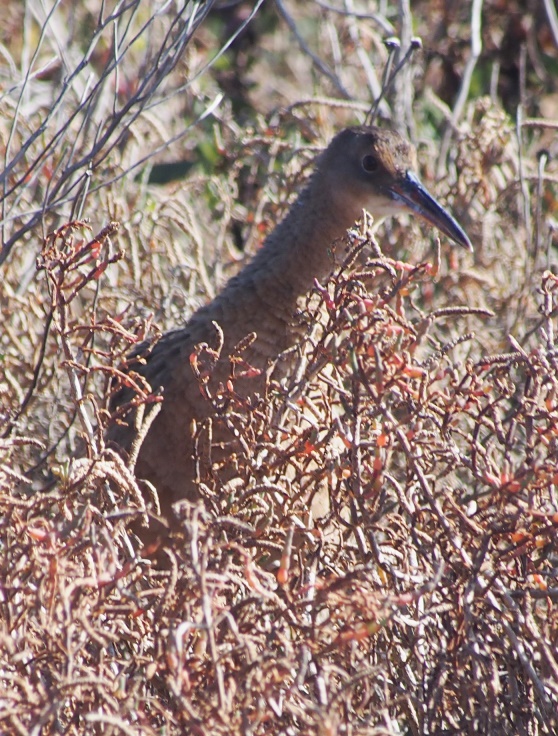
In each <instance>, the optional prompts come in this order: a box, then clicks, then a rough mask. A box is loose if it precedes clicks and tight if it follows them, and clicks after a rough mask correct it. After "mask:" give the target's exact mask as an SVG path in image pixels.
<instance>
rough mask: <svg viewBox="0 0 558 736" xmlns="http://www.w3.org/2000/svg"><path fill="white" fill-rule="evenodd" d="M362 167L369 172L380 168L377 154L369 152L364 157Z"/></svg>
mask: <svg viewBox="0 0 558 736" xmlns="http://www.w3.org/2000/svg"><path fill="white" fill-rule="evenodd" d="M362 168H363V169H364V170H365V171H366V172H368V173H369V174H373V173H374V172H375V171H377V170H378V159H377V158H376V156H372V155H371V154H367V155H366V156H365V157H364V158H363V159H362Z"/></svg>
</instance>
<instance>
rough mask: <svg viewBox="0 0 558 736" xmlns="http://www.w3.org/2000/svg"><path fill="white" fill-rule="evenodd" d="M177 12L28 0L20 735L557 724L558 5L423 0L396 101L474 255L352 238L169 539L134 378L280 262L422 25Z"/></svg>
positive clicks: (368, 14) (9, 641) (18, 495)
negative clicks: (334, 159)
mask: <svg viewBox="0 0 558 736" xmlns="http://www.w3.org/2000/svg"><path fill="white" fill-rule="evenodd" d="M185 5H186V7H185V8H184V7H182V4H180V3H176V4H173V3H170V4H169V5H168V6H165V7H164V9H163V11H162V12H159V11H160V9H161V6H160V4H158V3H156V2H154V1H153V2H141V3H140V2H139V0H131V1H130V2H129V3H128V4H127V5H120V4H118V3H116V2H109V3H101V2H99V1H98V0H85V2H82V3H70V2H58V3H55V2H53V1H51V2H50V4H49V3H44V4H43V3H40V2H35V0H27V1H26V2H16V1H15V0H12V1H11V2H8V3H5V9H4V10H3V16H4V17H3V22H2V29H1V31H0V33H1V38H0V41H1V46H0V52H1V54H0V95H1V102H2V106H1V112H0V145H1V150H2V153H3V159H4V160H3V168H4V172H3V174H2V176H1V181H2V187H3V188H2V194H1V196H2V213H1V216H2V236H3V238H2V239H3V244H4V245H3V250H2V256H1V260H2V264H3V265H2V266H1V268H2V280H1V284H0V304H1V309H2V330H1V333H0V437H1V438H0V508H1V519H0V553H1V554H0V570H1V572H0V583H1V585H0V652H1V654H0V682H1V685H0V731H2V733H10V734H12V733H13V734H56V733H68V734H90V733H104V734H155V733H157V734H186V733H188V734H190V733H191V734H202V733H203V734H264V733H266V734H285V735H287V734H298V733H304V734H324V735H325V734H348V735H350V734H355V735H356V734H529V735H530V736H531V735H534V734H553V733H556V732H557V730H558V715H557V713H558V710H557V709H558V706H557V702H558V656H557V651H558V614H557V613H556V610H557V609H556V602H557V599H558V583H557V580H556V577H557V574H558V546H557V542H556V530H557V528H558V495H557V489H558V373H557V354H556V333H557V330H558V325H557V314H558V275H557V274H558V268H557V259H556V245H557V236H556V219H555V218H556V212H557V209H558V198H557V191H558V167H557V165H556V163H555V159H556V156H557V154H558V143H557V140H556V138H557V137H556V130H557V128H558V87H557V84H556V79H558V38H557V36H558V29H557V24H556V19H555V17H554V16H553V14H552V12H553V11H552V8H550V5H551V3H546V4H542V3H534V2H531V3H528V2H519V1H517V2H511V3H499V2H497V1H496V0H487V1H486V2H485V3H484V4H483V6H482V16H478V15H477V14H476V11H478V10H479V9H480V3H475V4H474V5H473V4H471V3H469V2H467V3H461V4H457V3H442V2H437V1H436V0H433V1H432V2H426V1H425V2H416V3H413V13H414V16H413V32H414V33H416V34H417V35H420V36H421V38H422V41H423V45H424V50H423V51H422V52H418V53H415V54H414V55H413V57H412V59H411V60H410V62H409V63H408V64H407V66H406V67H405V69H404V71H403V72H402V73H401V75H400V76H399V78H398V80H397V82H396V84H395V85H394V87H393V88H392V89H391V91H390V92H389V93H388V94H387V95H386V97H385V99H384V101H383V102H382V104H381V105H380V118H382V119H391V120H392V124H398V125H400V126H403V127H406V128H407V130H409V131H410V133H411V135H412V136H413V137H414V138H415V140H416V141H417V142H418V144H419V158H420V161H421V169H422V175H423V178H424V179H425V180H426V181H427V183H428V186H429V188H430V189H432V190H433V191H435V192H436V194H437V195H438V196H439V197H440V198H441V199H442V200H443V201H446V202H447V203H448V205H449V207H450V208H451V209H452V211H453V212H454V213H455V214H456V216H457V217H458V219H459V220H460V221H461V223H462V224H463V226H464V227H465V229H466V230H467V232H468V233H469V235H470V237H471V240H472V241H473V243H474V244H475V253H474V254H473V255H469V254H467V253H463V252H457V251H456V250H451V249H450V246H449V245H448V244H447V243H445V242H444V243H443V244H442V248H441V249H439V248H438V250H437V249H436V246H435V245H433V243H434V241H435V237H436V234H435V233H431V232H428V231H427V230H426V229H422V228H421V226H420V225H419V224H418V223H416V222H395V221H393V222H390V223H387V224H386V225H384V226H382V227H381V228H380V230H379V231H377V232H373V229H372V228H371V226H370V223H369V222H368V221H365V222H363V223H361V224H360V226H359V227H356V228H355V230H354V231H353V232H351V233H350V235H349V237H348V239H347V242H346V243H345V244H344V245H340V246H339V248H338V252H337V256H338V262H339V267H338V269H337V271H336V273H335V274H334V275H333V277H332V278H331V280H330V281H329V283H327V284H323V285H321V286H320V288H319V289H317V291H316V294H315V295H314V297H313V298H312V299H311V300H310V301H309V304H308V308H307V320H308V326H309V327H308V337H307V347H308V350H307V358H306V360H305V361H304V362H303V363H302V364H301V365H300V366H299V369H298V371H297V373H296V374H295V375H294V376H292V377H291V379H290V381H289V382H288V384H286V383H282V384H280V383H277V382H276V381H274V380H273V378H270V381H269V386H268V395H267V396H266V397H262V401H261V402H259V403H256V404H255V405H251V406H247V405H245V404H244V403H243V402H242V401H241V400H240V399H239V398H238V397H237V396H236V395H235V393H234V380H232V381H231V382H230V384H229V385H228V386H225V387H223V391H222V393H221V394H219V395H216V396H211V397H209V398H208V400H211V401H214V402H215V405H216V406H217V408H218V411H219V413H220V419H219V421H223V422H227V423H232V424H233V425H234V426H235V427H236V428H237V432H238V443H237V444H236V446H235V447H234V448H231V451H230V454H229V459H228V463H229V467H227V468H226V469H225V468H222V467H217V466H215V465H213V464H212V462H211V455H210V453H208V452H207V451H206V450H207V444H208V443H207V440H208V433H209V428H208V427H201V428H198V429H199V438H200V447H201V448H203V450H204V451H203V453H202V456H201V458H200V462H201V467H202V473H203V475H204V482H203V483H202V485H201V492H202V496H203V503H200V504H199V505H197V506H196V505H191V504H188V503H184V504H183V505H182V506H181V508H180V514H181V519H182V526H181V530H179V531H177V532H176V534H175V536H174V537H173V538H172V539H171V540H170V542H169V543H168V544H167V545H166V546H164V548H162V549H158V550H156V551H154V550H152V549H147V550H145V549H142V548H141V547H140V544H139V542H138V540H137V539H136V538H135V537H134V535H133V534H132V533H131V531H130V524H131V523H132V522H134V521H137V520H138V519H141V518H142V517H143V515H144V514H145V512H146V506H145V501H144V497H143V495H142V488H144V487H143V486H142V483H141V479H136V478H135V477H134V474H133V468H130V467H126V466H125V465H124V464H123V462H122V461H121V460H120V459H119V457H118V456H116V455H115V454H114V453H113V452H111V451H110V449H108V448H106V447H105V446H104V443H103V434H104V430H105V428H106V426H107V425H108V423H109V422H110V421H111V417H110V414H109V412H108V410H107V406H108V395H109V386H110V379H111V377H116V378H118V366H119V363H120V361H121V359H122V358H123V356H125V355H126V353H127V352H128V351H129V349H130V346H132V345H133V344H134V343H136V342H137V341H138V340H141V339H143V338H144V336H145V335H156V334H157V332H158V331H159V330H164V329H167V328H169V327H171V326H173V325H176V324H180V323H181V322H182V321H183V320H184V319H185V318H186V317H187V316H188V315H189V314H190V313H191V312H192V311H193V310H194V309H195V308H196V306H198V305H199V304H201V303H203V301H205V300H206V299H208V298H210V297H211V296H212V295H213V294H214V293H215V292H216V290H218V288H219V286H220V284H222V283H223V280H224V279H225V278H227V277H228V275H229V274H231V273H233V272H234V271H235V270H236V269H237V268H238V263H239V261H240V262H241V261H242V260H243V259H244V258H245V257H248V256H249V254H250V253H251V252H253V251H254V249H255V248H256V247H257V244H258V242H260V241H261V239H262V237H263V234H264V233H265V232H266V231H267V230H269V229H270V228H271V227H273V224H274V223H275V222H276V221H277V220H278V218H279V217H280V216H281V214H282V213H283V212H284V211H285V209H286V207H287V206H288V202H289V200H290V198H291V197H292V194H293V192H294V191H295V190H296V189H297V187H298V186H299V184H300V180H301V178H302V177H304V176H305V175H306V173H307V167H306V166H305V164H306V162H307V161H309V160H310V159H311V157H312V155H313V152H314V151H315V149H317V148H318V147H319V146H320V145H323V144H324V143H325V142H326V141H327V140H328V138H329V137H330V135H331V134H332V132H333V131H335V130H337V129H339V128H340V127H342V126H343V125H345V124H347V123H349V122H355V121H358V122H360V121H362V119H363V117H364V115H365V114H366V111H367V109H368V108H369V105H370V101H371V99H372V97H374V96H376V95H377V94H378V92H379V90H380V88H381V76H382V70H383V69H384V67H385V65H386V62H387V60H388V55H389V51H388V49H387V48H386V46H385V45H384V40H385V38H386V37H387V36H389V35H390V34H392V33H393V34H395V35H398V36H400V37H401V38H402V40H403V45H404V46H405V45H406V44H408V41H409V33H410V19H409V18H408V17H406V16H405V15H398V10H397V7H399V8H404V6H405V3H401V4H400V5H399V6H397V7H396V5H395V4H393V5H391V4H387V3H382V4H380V3H378V4H376V3H374V2H368V3H365V2H362V3H354V6H358V8H357V9H358V10H359V13H351V12H348V11H350V10H351V8H353V3H349V2H347V3H342V2H335V3H334V2H332V3H331V5H332V6H333V5H335V7H337V8H343V13H341V12H334V11H332V10H328V9H326V5H327V4H326V3H317V2H316V3H313V2H312V3H311V2H308V3H296V2H290V1H289V2H287V1H285V2H277V3H269V2H268V3H264V4H263V5H262V6H261V7H259V6H258V5H257V4H256V3H228V4H226V7H224V8H221V9H219V7H218V5H219V4H217V3H211V2H206V3H202V4H201V6H199V7H198V6H196V4H194V3H186V4H185ZM380 6H381V9H382V11H383V12H385V15H375V13H379V12H380ZM45 8H47V9H48V8H52V13H51V14H50V15H49V17H48V19H47V16H46V13H47V10H45ZM251 8H255V9H256V11H257V12H256V13H255V16H254V18H253V19H252V21H251V23H250V24H249V25H248V26H247V27H246V29H244V31H242V32H241V33H240V35H238V37H237V38H236V39H235V41H234V42H233V43H232V44H230V45H229V47H228V49H227V50H226V52H225V53H224V54H223V55H221V56H220V57H219V58H216V59H215V60H214V62H213V64H212V65H209V66H208V64H209V62H210V61H211V60H212V59H214V57H215V55H216V54H217V52H218V51H219V50H220V49H224V48H225V45H226V44H227V42H228V41H229V39H231V38H232V35H233V34H234V33H235V32H236V30H238V29H239V25H240V24H241V23H242V22H243V20H246V19H248V16H249V13H250V9H251ZM475 9H476V11H475ZM156 11H157V12H156ZM401 12H402V11H401ZM479 22H480V25H479ZM170 164H172V166H171V165H170ZM177 172H178V173H179V174H180V175H181V177H183V178H181V179H180V180H172V179H173V177H174V176H175V175H176V174H177ZM156 182H165V183H156ZM81 220H84V221H85V220H87V221H88V222H89V224H85V223H84V222H81ZM245 254H246V256H245ZM320 322H321V324H322V325H323V326H322V327H321V328H317V327H316V325H318V324H319V323H320ZM210 358H211V356H210V355H208V354H207V352H204V351H203V350H202V351H201V353H200V355H199V362H198V369H199V380H200V381H201V382H202V384H203V381H204V374H205V371H206V370H207V369H208V368H207V367H208V365H209V363H210ZM239 359H240V358H239ZM239 359H238V360H237V362H236V364H235V365H236V370H238V369H239V365H240V366H241V363H239V362H238V361H239ZM138 388H139V396H140V398H139V400H140V401H142V402H144V403H145V404H146V406H148V405H150V404H151V403H152V399H151V398H150V395H149V392H148V391H146V390H145V387H138ZM231 466H232V468H233V469H234V471H235V472H234V473H233V475H236V478H235V479H234V480H233V481H229V482H228V483H226V484H223V483H221V482H220V477H221V476H222V474H223V471H224V470H226V474H227V477H230V475H231V472H230V471H231Z"/></svg>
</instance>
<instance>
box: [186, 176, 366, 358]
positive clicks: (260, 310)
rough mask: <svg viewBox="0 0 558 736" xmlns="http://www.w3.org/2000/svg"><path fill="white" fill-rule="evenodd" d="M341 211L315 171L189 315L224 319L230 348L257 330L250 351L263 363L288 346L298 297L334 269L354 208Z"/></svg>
mask: <svg viewBox="0 0 558 736" xmlns="http://www.w3.org/2000/svg"><path fill="white" fill-rule="evenodd" d="M339 215H340V213H339V207H337V208H336V207H335V203H334V202H333V200H332V197H331V194H330V193H329V190H328V189H327V187H324V186H322V184H321V182H320V180H319V179H317V178H316V175H314V177H313V178H312V179H311V180H310V182H309V184H308V185H307V187H306V188H305V189H304V190H303V191H302V192H301V194H300V195H299V197H298V199H297V200H296V202H295V203H294V204H293V205H292V207H291V209H290V210H289V212H288V214H287V216H286V217H285V219H284V220H283V221H282V222H281V223H280V224H279V225H278V226H277V227H276V228H275V230H274V231H273V232H272V233H271V234H270V235H269V236H268V237H267V239H266V241H265V243H264V244H263V246H262V248H261V249H260V250H259V251H258V252H257V254H256V255H255V256H254V258H253V259H252V261H250V263H249V264H248V265H247V266H246V267H245V268H244V269H243V270H242V271H241V272H240V273H239V274H238V275H237V276H235V277H233V278H232V279H231V280H230V281H229V282H228V284H227V285H226V286H225V288H224V289H223V291H222V292H221V293H220V294H219V296H218V297H217V298H216V299H215V300H214V301H213V302H211V303H210V304H209V305H208V306H207V307H205V308H203V309H202V310H200V312H198V313H197V314H196V315H194V318H193V321H194V322H199V321H202V322H204V323H209V322H211V321H216V322H218V323H220V324H222V325H226V329H225V330H224V332H225V341H226V345H227V347H228V348H230V347H231V346H233V345H234V344H236V343H237V342H238V340H240V339H241V338H243V337H244V336H245V335H247V334H248V333H249V332H255V333H257V335H258V340H257V341H256V343H255V344H254V346H253V354H254V355H256V354H258V356H259V357H257V359H256V363H261V364H262V365H263V364H264V362H265V359H266V358H267V357H273V355H275V356H276V355H277V354H278V353H279V352H280V351H282V350H285V349H286V348H288V347H290V346H292V345H293V344H294V342H296V341H297V340H298V339H299V338H298V337H297V335H298V330H297V329H296V326H295V322H296V320H295V319H294V314H295V312H296V311H297V305H298V302H299V299H300V298H301V297H303V296H305V295H306V294H307V293H308V292H309V291H310V290H311V289H312V288H313V286H314V282H315V280H316V279H318V280H323V279H324V278H326V277H327V276H328V275H329V274H330V273H331V272H332V270H333V267H334V259H333V255H332V250H333V248H332V246H333V245H334V243H335V241H336V240H338V239H339V238H342V237H343V235H344V234H345V232H346V230H347V228H348V227H349V226H350V225H351V224H352V222H353V221H354V219H356V217H357V216H358V212H355V213H352V212H350V213H349V212H347V211H345V212H344V213H341V215H342V216H339Z"/></svg>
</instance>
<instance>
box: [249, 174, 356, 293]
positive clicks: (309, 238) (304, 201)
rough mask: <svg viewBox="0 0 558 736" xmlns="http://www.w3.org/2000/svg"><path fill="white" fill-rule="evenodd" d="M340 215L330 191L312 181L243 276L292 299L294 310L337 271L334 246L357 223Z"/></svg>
mask: <svg viewBox="0 0 558 736" xmlns="http://www.w3.org/2000/svg"><path fill="white" fill-rule="evenodd" d="M338 215H339V213H338V212H336V208H335V207H334V205H333V202H331V201H330V197H329V195H328V193H327V191H324V190H322V189H321V187H320V186H319V183H317V182H316V180H315V179H313V180H311V181H310V183H309V184H308V186H307V187H306V188H305V189H304V190H303V191H302V192H301V194H300V195H299V197H298V199H297V200H296V201H295V203H294V204H293V205H292V206H291V209H290V210H289V212H288V214H287V216H286V217H285V219H284V220H283V221H282V222H281V223H280V224H279V225H278V226H277V227H276V228H275V230H274V231H273V232H272V233H271V234H270V235H269V236H268V237H267V239H266V241H265V243H264V244H263V246H262V248H261V249H260V250H259V251H258V253H257V254H256V255H255V256H254V258H253V259H252V261H251V262H250V263H249V264H248V265H247V266H246V268H245V269H244V271H243V272H242V274H241V275H242V276H243V277H245V278H247V279H250V280H251V281H252V282H258V283H260V284H261V285H262V286H264V287H265V288H267V289H270V290H271V291H272V292H277V296H279V297H282V298H284V299H290V301H291V306H292V307H293V308H294V307H295V306H296V301H297V300H298V298H299V297H302V296H304V295H305V294H306V293H308V291H310V290H311V289H312V287H313V285H314V281H315V280H316V279H318V280H322V279H324V278H326V277H327V276H329V274H330V273H331V271H332V270H333V267H334V260H333V253H332V251H333V245H334V243H335V241H336V240H339V239H340V238H342V237H343V236H344V235H345V232H346V230H347V228H348V227H349V226H350V225H351V224H352V222H353V220H351V219H347V217H344V218H343V217H339V216H338Z"/></svg>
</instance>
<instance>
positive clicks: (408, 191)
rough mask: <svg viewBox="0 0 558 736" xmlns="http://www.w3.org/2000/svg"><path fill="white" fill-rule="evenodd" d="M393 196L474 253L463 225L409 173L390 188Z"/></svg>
mask: <svg viewBox="0 0 558 736" xmlns="http://www.w3.org/2000/svg"><path fill="white" fill-rule="evenodd" d="M390 194H391V196H392V197H393V198H394V199H395V200H396V201H398V202H400V203H401V204H403V205H405V207H407V208H408V209H410V210H412V211H413V212H414V213H415V214H417V215H419V217H422V218H423V219H424V220H426V221H427V222H429V223H430V224H431V225H434V227H437V228H438V230H441V231H442V232H443V233H444V234H445V235H447V236H448V238H450V239H451V240H453V241H454V243H457V244H458V245H462V246H463V247H464V248H467V249H468V250H470V251H472V250H473V246H472V244H471V241H470V240H469V238H468V236H467V234H466V233H465V231H464V230H463V228H462V227H461V225H460V224H459V223H458V222H457V221H456V220H455V219H454V218H453V217H452V216H451V215H450V213H449V212H447V211H446V210H445V209H444V208H443V207H442V205H440V204H438V202H437V201H436V200H435V199H434V197H433V196H432V195H431V194H430V193H429V192H428V190H427V189H426V188H425V187H424V186H423V185H422V183H421V181H420V180H419V179H418V178H417V177H416V176H415V175H414V174H413V173H412V172H407V174H406V176H405V178H403V179H400V180H399V181H398V182H397V183H396V184H394V185H393V186H392V187H391V188H390Z"/></svg>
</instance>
